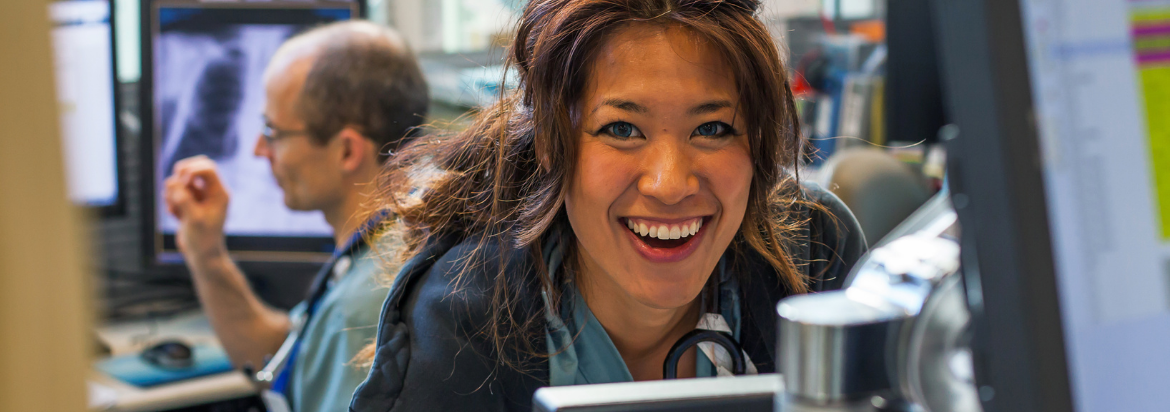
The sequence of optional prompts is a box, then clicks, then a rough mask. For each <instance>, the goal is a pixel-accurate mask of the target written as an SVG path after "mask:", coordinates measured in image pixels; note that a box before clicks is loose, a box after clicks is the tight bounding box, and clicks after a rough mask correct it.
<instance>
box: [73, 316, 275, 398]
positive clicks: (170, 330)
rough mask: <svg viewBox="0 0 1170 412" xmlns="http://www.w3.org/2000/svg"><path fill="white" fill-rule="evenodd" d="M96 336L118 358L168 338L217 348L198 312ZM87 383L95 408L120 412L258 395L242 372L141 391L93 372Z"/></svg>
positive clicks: (116, 326) (114, 327)
mask: <svg viewBox="0 0 1170 412" xmlns="http://www.w3.org/2000/svg"><path fill="white" fill-rule="evenodd" d="M96 332H97V334H98V337H99V338H100V339H102V340H103V341H105V342H106V344H107V345H109V346H110V354H111V355H114V356H117V355H124V354H132V353H138V352H140V351H142V349H144V348H146V347H148V346H150V345H152V344H154V343H156V342H158V341H160V340H164V339H180V340H182V341H184V342H186V343H189V344H192V345H199V344H204V345H219V340H217V339H216V338H215V333H214V332H213V331H212V330H211V325H210V324H208V323H207V318H206V317H204V316H203V313H202V312H198V311H195V312H188V313H183V314H179V315H175V316H169V317H165V318H153V319H146V320H138V321H134V322H122V323H113V324H109V325H105V326H102V327H100V328H98V329H97V331H96ZM89 384H90V385H89V390H90V408H91V409H96V410H106V411H120V412H138V411H157V410H166V409H173V408H181V407H185V406H193V405H200V404H205V403H211V402H217V401H223V400H228V399H236V398H242V397H246V396H250V395H254V394H256V393H257V391H256V388H255V387H254V386H252V384H251V382H249V381H248V378H247V377H245V376H244V374H243V373H241V372H239V371H232V372H225V373H220V374H215V375H210V376H204V377H200V378H195V379H189V380H185V381H181V382H174V383H169V384H165V385H158V386H153V387H150V388H140V387H137V386H134V385H130V384H128V383H125V382H122V381H120V380H118V379H115V378H113V377H111V376H109V375H106V374H104V373H101V372H99V371H97V370H93V371H91V372H90V377H89Z"/></svg>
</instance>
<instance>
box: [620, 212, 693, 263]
mask: <svg viewBox="0 0 1170 412" xmlns="http://www.w3.org/2000/svg"><path fill="white" fill-rule="evenodd" d="M624 220H625V221H626V222H625V224H626V228H628V229H629V233H630V238H631V240H633V241H634V246H635V250H637V251H638V253H639V254H641V255H642V256H643V257H645V258H647V259H649V260H651V261H655V262H677V261H679V260H682V259H685V258H686V257H687V256H690V254H691V252H693V251H694V249H695V247H696V246H697V245H698V243H699V241H698V238H699V237H700V235H702V233H703V223H705V219H704V218H702V217H697V218H692V219H686V220H682V221H676V222H670V223H667V222H661V221H654V220H649V219H639V218H625V219H624Z"/></svg>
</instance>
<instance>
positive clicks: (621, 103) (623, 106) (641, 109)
mask: <svg viewBox="0 0 1170 412" xmlns="http://www.w3.org/2000/svg"><path fill="white" fill-rule="evenodd" d="M601 106H613V107H616V108H618V109H619V110H624V111H627V112H634V113H639V114H646V113H649V112H650V109H647V108H646V106H642V105H640V104H637V103H634V102H631V101H629V100H621V99H607V100H605V101H604V102H601V104H600V105H598V106H597V107H594V108H593V112H597V109H600V108H601Z"/></svg>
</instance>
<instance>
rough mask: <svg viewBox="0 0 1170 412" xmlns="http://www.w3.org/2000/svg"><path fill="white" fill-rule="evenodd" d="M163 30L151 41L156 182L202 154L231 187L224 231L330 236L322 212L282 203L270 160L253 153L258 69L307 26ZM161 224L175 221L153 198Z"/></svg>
mask: <svg viewBox="0 0 1170 412" xmlns="http://www.w3.org/2000/svg"><path fill="white" fill-rule="evenodd" d="M180 27H181V28H180V29H174V30H167V29H166V28H165V27H164V28H163V30H162V31H161V32H160V33H159V35H158V36H157V37H155V39H154V42H155V43H154V44H155V49H154V51H155V52H154V58H155V61H154V71H155V74H154V78H155V82H154V96H155V105H156V106H155V107H157V108H158V110H157V112H158V117H157V119H158V125H157V128H156V130H157V133H158V136H157V138H156V143H157V144H156V148H157V150H158V151H157V152H156V159H157V163H156V167H157V169H156V173H155V175H156V176H157V181H156V182H155V183H156V185H158V186H156V187H157V188H158V190H157V192H158V193H160V194H161V189H162V187H161V184H162V181H163V180H164V179H166V177H167V176H169V175H170V174H171V172H172V171H173V168H174V165H175V163H177V162H178V161H179V160H182V159H185V158H188V157H191V156H195V155H205V156H208V157H210V158H212V159H213V160H215V161H216V163H217V165H218V167H219V170H220V174H221V176H222V178H223V179H222V180H223V181H224V183H225V184H226V185H227V186H228V188H229V189H230V190H231V193H232V197H231V203H230V204H229V206H228V217H227V222H226V225H225V232H226V233H227V234H229V235H247V236H328V235H329V234H330V233H331V228H330V227H329V226H328V225H327V224H326V223H325V220H324V218H323V216H322V215H321V213H320V212H299V211H292V210H289V209H288V208H287V207H285V205H284V194H283V192H282V191H281V189H280V187H278V186H277V184H276V180H275V178H273V176H272V171H271V169H270V166H269V164H268V160H267V159H264V158H258V157H255V156H254V155H253V149H254V147H255V145H256V140H257V139H258V138H259V135H260V131H261V128H262V127H263V120H262V117H261V115H262V113H263V110H264V100H265V94H264V84H263V80H262V74H263V72H264V68H265V66H266V65H267V63H268V60H269V59H270V58H271V56H272V54H273V53H274V52H275V51H276V49H277V48H278V47H279V46H280V44H281V43H283V42H284V40H285V39H287V38H288V37H290V36H292V35H294V34H295V33H297V32H298V31H300V30H302V29H304V28H306V27H307V26H306V25H292V24H222V23H221V24H214V25H210V26H208V27H200V26H198V25H185V26H180ZM156 201H157V204H158V206H159V207H158V208H157V210H158V211H159V213H158V219H159V220H158V221H159V227H160V229H162V231H163V232H164V233H174V230H175V228H176V227H177V221H176V220H175V218H174V217H173V216H171V215H170V214H169V213H167V211H166V208H165V207H163V206H164V204H163V200H162V199H161V196H159V197H158V199H156Z"/></svg>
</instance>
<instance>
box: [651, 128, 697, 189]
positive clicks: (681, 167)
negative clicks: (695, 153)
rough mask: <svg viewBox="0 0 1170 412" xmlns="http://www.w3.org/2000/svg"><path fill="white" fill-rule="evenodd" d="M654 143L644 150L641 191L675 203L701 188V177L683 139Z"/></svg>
mask: <svg viewBox="0 0 1170 412" xmlns="http://www.w3.org/2000/svg"><path fill="white" fill-rule="evenodd" d="M671 140H672V141H669V142H662V143H660V144H655V145H651V146H650V147H648V148H647V150H646V151H645V152H644V153H645V156H644V157H643V160H642V162H643V163H642V176H641V177H640V178H639V179H638V191H639V192H641V193H642V194H643V195H645V196H650V197H653V198H655V199H657V200H658V201H659V202H662V203H663V204H666V205H674V204H678V203H679V202H681V201H682V200H683V199H686V198H687V197H688V196H691V195H693V194H695V193H698V191H699V178H698V176H696V175H695V173H694V171H693V162H692V159H691V158H690V157H689V156H688V155H687V153H686V151H685V150H683V149H684V148H683V147H682V145H683V143H680V142H677V141H673V140H674V139H671Z"/></svg>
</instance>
